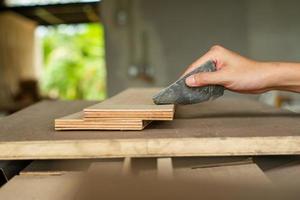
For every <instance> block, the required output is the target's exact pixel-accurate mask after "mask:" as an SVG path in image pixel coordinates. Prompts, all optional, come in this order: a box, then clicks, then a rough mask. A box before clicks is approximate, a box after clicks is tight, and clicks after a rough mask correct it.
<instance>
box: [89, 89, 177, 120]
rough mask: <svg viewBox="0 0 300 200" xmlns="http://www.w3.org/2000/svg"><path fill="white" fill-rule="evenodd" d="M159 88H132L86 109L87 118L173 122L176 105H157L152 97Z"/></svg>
mask: <svg viewBox="0 0 300 200" xmlns="http://www.w3.org/2000/svg"><path fill="white" fill-rule="evenodd" d="M159 90H160V89H159V88H148V89H146V88H131V89H127V90H125V91H123V92H121V93H119V94H118V95H116V96H114V97H112V98H109V99H108V100H106V101H104V102H101V103H99V104H96V105H93V106H91V107H88V108H85V109H84V117H85V118H95V117H96V118H133V119H139V120H172V119H173V116H174V105H155V104H154V103H153V101H152V97H153V96H154V95H155V94H156V93H158V92H159Z"/></svg>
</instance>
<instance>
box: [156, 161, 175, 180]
mask: <svg viewBox="0 0 300 200" xmlns="http://www.w3.org/2000/svg"><path fill="white" fill-rule="evenodd" d="M157 177H158V178H159V179H164V180H171V179H173V165H172V158H157Z"/></svg>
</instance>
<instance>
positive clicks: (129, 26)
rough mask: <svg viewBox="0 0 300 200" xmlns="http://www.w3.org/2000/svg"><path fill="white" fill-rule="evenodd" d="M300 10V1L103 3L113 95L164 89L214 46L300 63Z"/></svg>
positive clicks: (138, 0)
mask: <svg viewBox="0 0 300 200" xmlns="http://www.w3.org/2000/svg"><path fill="white" fill-rule="evenodd" d="M299 7H300V1H297V0H289V1H288V3H287V2H286V1H278V0H264V1H261V0H227V1H219V0H187V1H182V0H164V1H161V0H152V1H148V0H104V2H103V4H102V13H103V20H104V23H105V24H106V39H107V42H106V44H107V51H106V52H107V66H108V91H109V94H110V95H112V94H115V93H116V92H119V91H120V90H122V89H124V88H126V87H129V86H165V85H167V84H169V83H171V82H172V81H174V80H175V79H176V78H177V77H178V76H179V75H180V74H181V72H182V71H183V70H184V68H185V67H186V66H187V65H188V64H190V63H191V62H192V61H193V60H195V59H196V58H197V57H199V56H200V55H202V54H203V53H205V52H206V51H207V50H208V49H209V47H210V46H212V45H214V44H221V45H223V46H225V47H227V48H229V49H232V50H234V51H237V52H240V53H241V54H242V55H245V56H249V57H251V58H255V59H259V60H289V61H300V46H299V43H300V37H299V35H300V23H299V19H300V12H299V11H298V10H299ZM145 38H146V39H145ZM145 40H146V42H145ZM145 52H146V53H145ZM145 68H146V70H145ZM136 71H142V72H143V71H146V72H147V73H146V75H137V76H134V75H132V74H135V73H133V72H136ZM142 74H143V73H142ZM149 76H150V78H149ZM145 77H146V78H145Z"/></svg>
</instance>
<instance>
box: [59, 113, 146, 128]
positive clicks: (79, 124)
mask: <svg viewBox="0 0 300 200" xmlns="http://www.w3.org/2000/svg"><path fill="white" fill-rule="evenodd" d="M150 122H151V121H143V120H139V119H106V118H89V119H88V120H84V119H83V112H77V113H74V114H71V115H67V116H65V117H62V118H59V119H55V122H54V127H55V130H143V129H144V128H145V127H146V126H147V125H148V124H149V123H150Z"/></svg>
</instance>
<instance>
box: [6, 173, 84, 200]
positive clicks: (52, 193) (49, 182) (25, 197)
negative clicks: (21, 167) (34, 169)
mask: <svg viewBox="0 0 300 200" xmlns="http://www.w3.org/2000/svg"><path fill="white" fill-rule="evenodd" d="M81 176H82V175H81V173H67V174H63V175H55V176H44V175H42V176H26V175H20V176H15V177H14V178H13V179H12V180H11V181H9V182H8V183H7V184H5V185H4V186H3V187H1V189H0V198H1V199H5V200H33V199H42V200H53V199H55V200H74V199H76V194H77V191H78V187H79V186H80V183H81V182H80V181H81Z"/></svg>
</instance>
